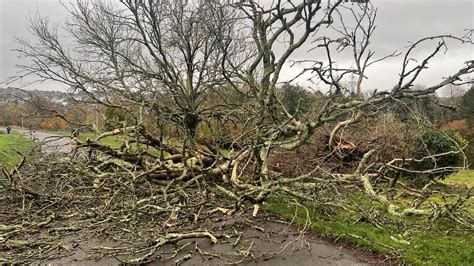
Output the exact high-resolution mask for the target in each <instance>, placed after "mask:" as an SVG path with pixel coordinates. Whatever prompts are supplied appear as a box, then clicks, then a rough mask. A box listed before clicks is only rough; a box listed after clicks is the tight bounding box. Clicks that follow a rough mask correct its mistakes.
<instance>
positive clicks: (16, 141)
mask: <svg viewBox="0 0 474 266" xmlns="http://www.w3.org/2000/svg"><path fill="white" fill-rule="evenodd" d="M34 145H35V143H34V142H33V141H32V140H30V139H29V138H27V137H25V136H23V135H21V134H18V133H11V134H0V165H5V164H16V163H18V162H19V161H20V160H21V158H22V156H21V155H20V154H18V152H19V153H21V154H24V155H26V154H28V152H30V151H31V149H32V148H33V147H34Z"/></svg>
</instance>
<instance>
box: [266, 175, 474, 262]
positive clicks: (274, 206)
mask: <svg viewBox="0 0 474 266" xmlns="http://www.w3.org/2000/svg"><path fill="white" fill-rule="evenodd" d="M473 175H474V171H464V172H460V173H458V174H456V175H454V176H453V177H452V179H451V178H448V179H447V180H446V181H445V183H446V186H450V187H447V189H453V187H459V186H460V185H461V186H462V185H465V184H466V182H467V184H472V183H471V182H472V181H473ZM466 179H467V180H468V181H466ZM448 180H449V181H448ZM347 197H348V198H347V199H346V200H347V201H348V202H351V204H350V205H351V206H356V207H354V208H350V209H343V208H338V207H327V206H318V207H316V205H312V204H306V205H305V206H304V207H302V206H297V205H296V204H291V199H282V198H278V199H274V200H272V201H270V202H269V203H268V204H266V205H265V207H264V208H265V210H266V211H267V212H270V213H273V214H276V215H279V216H282V217H286V218H288V219H295V221H296V222H297V223H300V224H305V223H307V222H308V221H310V228H311V229H313V230H314V231H316V232H317V233H319V234H321V235H323V236H325V237H329V238H331V239H337V240H339V241H344V242H346V243H350V244H354V245H356V246H359V247H361V248H363V249H368V250H372V251H376V252H378V253H381V254H384V255H386V256H387V257H390V258H397V259H399V260H400V262H403V263H408V264H424V265H426V264H427V265H474V237H473V235H472V234H470V233H468V232H466V231H465V230H463V231H459V230H457V229H458V228H457V225H455V224H454V223H453V222H451V221H448V220H442V219H441V220H439V221H438V222H436V223H435V224H430V223H427V222H426V221H425V219H426V217H418V218H417V217H409V218H404V219H403V220H402V218H396V217H389V216H388V215H387V214H386V213H385V212H384V211H383V210H382V206H381V205H380V204H378V203H374V202H373V201H370V200H368V199H367V198H366V197H365V196H363V195H362V194H360V193H348V195H347ZM436 200H440V199H434V201H436ZM400 202H403V201H400ZM426 204H430V203H426ZM469 204H471V206H470V207H472V204H473V202H472V201H471V202H470V203H469ZM367 214H371V215H367ZM384 221H385V222H384ZM387 221H391V222H387ZM428 227H431V229H428Z"/></svg>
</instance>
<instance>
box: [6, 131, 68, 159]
mask: <svg viewBox="0 0 474 266" xmlns="http://www.w3.org/2000/svg"><path fill="white" fill-rule="evenodd" d="M13 132H18V133H21V134H23V135H25V136H27V137H28V138H34V139H35V141H38V143H40V145H41V150H42V151H43V152H45V153H62V154H67V153H70V152H71V145H70V142H71V139H70V138H69V137H68V136H61V135H57V134H54V133H49V132H41V131H35V133H34V134H31V135H30V131H29V130H25V129H13Z"/></svg>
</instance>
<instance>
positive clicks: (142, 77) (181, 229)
mask: <svg viewBox="0 0 474 266" xmlns="http://www.w3.org/2000/svg"><path fill="white" fill-rule="evenodd" d="M69 11H70V13H71V16H72V22H71V23H70V24H68V27H67V30H68V32H69V33H70V34H71V35H72V36H73V37H74V44H73V48H74V49H73V50H71V51H69V50H68V49H67V47H66V46H64V45H63V44H62V42H61V41H60V40H59V35H58V33H57V32H54V31H52V30H51V29H50V28H49V26H48V23H47V20H46V19H44V18H38V19H36V20H33V22H32V25H31V29H32V31H33V32H34V33H35V35H36V37H37V38H38V39H37V41H38V43H36V44H32V43H28V42H26V41H21V42H20V44H21V48H19V49H18V52H19V53H20V55H22V56H24V57H27V58H29V59H31V60H32V61H33V63H32V64H30V65H25V66H22V68H23V69H24V70H25V71H26V74H27V75H36V76H37V77H39V78H40V80H41V79H42V80H56V81H59V82H62V83H64V84H67V85H69V86H71V88H73V90H74V91H80V92H82V93H83V94H85V95H86V96H87V97H86V99H84V100H83V101H84V102H86V103H90V104H96V105H97V104H99V105H103V106H106V107H113V108H120V109H122V110H125V113H126V114H127V119H125V120H124V121H122V122H123V127H121V128H117V129H115V130H111V131H105V132H103V131H101V129H100V127H99V126H98V125H97V124H94V123H87V122H83V121H73V122H72V123H74V125H75V126H77V127H78V128H79V129H78V130H79V131H80V130H83V131H86V130H92V131H94V132H95V133H96V134H95V135H96V137H94V138H86V139H83V138H80V137H78V136H72V137H71V140H72V141H73V143H74V145H73V146H74V150H73V152H72V153H71V154H70V155H69V156H66V157H58V156H55V155H52V156H50V157H44V158H42V159H39V160H33V161H31V162H29V163H28V164H27V165H25V166H23V167H20V166H18V167H16V168H13V169H12V170H7V169H4V171H3V173H4V176H5V177H7V178H6V181H4V182H3V181H2V185H3V187H4V188H5V193H4V194H5V196H4V198H5V200H7V201H8V204H11V205H9V206H12V208H14V209H15V210H19V211H20V213H21V214H22V216H24V217H28V219H29V221H28V222H26V224H25V223H21V222H20V221H19V220H18V221H17V220H16V219H15V218H13V216H12V215H13V213H9V218H11V220H8V221H2V222H3V223H6V222H8V224H5V225H2V227H1V228H3V229H2V235H1V241H2V242H3V243H5V244H6V247H7V248H6V249H8V250H13V254H15V252H21V250H22V249H23V248H26V247H31V246H38V247H40V251H38V252H37V253H36V254H31V258H37V257H38V256H48V254H49V252H50V251H51V250H52V249H61V248H62V249H67V248H66V247H61V246H52V245H51V243H45V242H41V241H40V242H31V241H24V240H15V239H14V238H21V236H27V235H29V234H31V233H33V232H36V231H35V230H37V229H38V228H41V227H44V226H46V225H48V224H50V223H52V222H53V221H55V222H54V223H53V224H54V226H56V227H49V230H50V232H62V234H64V232H66V233H67V232H76V231H79V230H82V229H84V228H87V229H88V230H96V231H97V234H103V233H106V232H108V231H113V232H118V231H120V232H121V234H120V235H119V236H114V238H113V239H114V240H120V241H122V242H123V243H128V244H130V246H128V247H126V248H123V247H115V248H111V249H112V250H114V251H116V252H117V253H116V254H122V255H123V254H127V255H129V257H127V258H128V259H129V260H128V262H133V263H139V262H146V261H150V260H151V259H152V258H153V256H154V254H155V252H156V250H157V249H159V248H160V247H162V246H164V245H166V244H169V243H176V242H178V241H180V240H182V239H187V238H202V237H205V238H209V239H210V240H211V241H212V242H217V241H219V240H218V239H221V238H226V237H228V235H226V234H225V233H222V234H220V235H218V234H217V233H215V232H214V231H215V230H216V228H215V225H213V224H212V219H215V217H216V215H218V214H221V215H222V214H224V215H228V214H238V213H241V212H242V211H245V212H248V211H249V210H248V208H247V207H246V204H248V203H250V205H251V208H252V211H251V212H252V215H253V216H256V215H258V213H259V210H260V208H261V206H262V204H264V202H265V201H266V200H268V198H269V197H275V196H279V195H285V197H291V198H295V199H298V200H299V201H301V202H319V203H320V204H321V205H324V204H334V202H341V200H340V199H339V198H338V196H337V195H338V193H337V190H338V189H348V188H353V187H356V188H360V189H361V191H363V192H364V193H365V194H366V195H367V196H368V197H369V198H370V199H372V200H374V201H376V202H379V203H381V204H382V205H383V206H384V207H385V209H386V211H387V212H388V213H389V214H390V215H393V216H401V217H402V216H409V215H426V216H428V217H430V219H431V221H434V220H436V219H439V218H440V217H450V219H453V220H454V221H456V222H457V223H460V224H462V225H463V226H465V227H467V228H469V229H472V217H469V216H466V215H465V213H463V212H462V210H461V209H462V207H463V204H464V202H465V201H466V200H467V199H469V197H470V196H471V194H470V192H467V193H466V195H460V196H459V197H458V200H457V201H456V203H455V204H452V203H446V204H443V205H439V206H432V207H431V208H423V209H422V208H420V207H421V206H422V203H423V202H424V201H426V200H427V198H428V197H429V196H430V195H431V194H432V193H435V192H433V191H429V186H426V187H425V188H423V189H422V190H416V189H410V191H411V192H412V193H414V194H415V195H416V198H415V201H416V202H417V203H416V204H414V207H413V208H402V207H401V206H398V205H397V204H396V203H394V202H393V201H392V199H391V198H390V197H389V196H386V195H384V190H381V189H379V188H376V187H375V185H374V184H373V182H374V180H379V179H388V180H390V181H392V182H391V183H390V186H391V187H394V186H395V184H394V183H397V181H396V178H395V177H393V175H392V174H391V173H393V172H401V173H403V172H404V171H405V172H407V171H415V170H412V169H409V166H408V165H406V164H405V162H410V161H415V160H434V161H436V158H437V157H439V156H443V154H430V155H429V156H427V157H424V158H392V160H391V161H388V162H387V161H378V160H372V155H373V154H374V151H375V150H376V149H377V147H371V149H370V150H365V151H364V152H365V154H364V155H363V156H362V157H361V158H360V162H356V163H357V167H356V168H355V169H353V172H347V171H346V172H337V171H332V169H330V168H328V167H326V165H324V163H322V164H319V165H317V166H316V167H314V169H313V170H311V171H309V172H307V173H304V174H302V175H299V176H297V177H292V178H289V177H286V176H282V175H281V173H279V172H278V171H277V170H276V169H275V168H273V167H272V166H271V165H270V164H269V161H270V158H271V157H272V156H275V155H274V154H275V151H278V150H295V149H297V148H299V147H301V146H304V145H307V144H308V142H309V141H310V139H311V138H312V137H313V136H314V135H315V134H316V132H318V130H320V129H322V128H324V127H331V129H330V134H329V139H328V143H327V147H328V152H327V153H328V156H333V155H335V157H336V158H337V159H338V160H341V161H342V160H344V154H343V153H344V152H345V153H351V152H353V150H354V149H355V144H353V143H350V142H346V144H347V143H349V144H348V146H350V147H349V148H347V147H344V146H343V145H342V144H343V137H342V136H340V132H342V131H343V130H344V129H346V128H349V127H351V126H353V125H354V124H356V123H358V122H359V121H360V120H362V118H368V117H377V115H379V114H380V113H382V112H386V111H387V108H389V107H390V106H391V105H393V104H400V103H401V102H403V100H405V99H412V98H418V97H425V96H427V95H431V94H433V93H435V92H436V91H437V90H438V89H440V88H442V87H444V86H446V85H448V84H463V83H465V82H466V81H464V80H463V79H465V78H466V77H468V76H469V74H471V73H472V71H473V68H474V62H473V61H468V62H466V64H465V65H464V67H463V68H461V69H459V70H458V71H456V72H454V73H453V74H452V75H451V76H449V77H447V78H446V79H444V80H443V81H442V82H440V83H438V84H433V85H431V86H429V87H427V88H425V89H416V88H413V84H414V82H415V81H416V80H417V77H418V76H419V75H420V73H421V72H422V71H424V70H425V69H426V68H427V64H428V62H430V60H431V59H432V58H433V57H435V56H436V55H437V54H438V53H439V52H440V51H441V49H442V48H444V47H446V45H447V42H448V41H456V42H459V43H463V44H468V45H469V44H472V42H471V40H470V39H469V36H464V37H456V36H452V35H439V36H433V37H428V38H424V39H422V40H420V41H418V42H415V43H413V44H412V45H411V46H410V47H409V48H408V49H407V51H406V53H405V54H404V56H403V60H402V70H401V73H400V78H399V81H398V82H397V84H396V85H395V87H394V88H393V89H392V90H384V91H375V92H374V93H373V94H372V95H370V96H368V97H366V98H363V97H361V95H360V93H358V94H359V95H357V97H349V96H348V94H349V89H348V88H347V87H346V86H344V85H343V83H344V82H343V79H344V77H345V76H347V75H349V74H352V75H355V76H356V77H357V80H358V81H357V91H360V90H361V84H362V83H363V80H364V79H365V78H366V77H365V72H366V69H367V67H369V66H372V65H374V64H376V63H378V62H380V61H382V60H384V59H387V58H389V57H395V56H397V55H398V53H393V54H390V55H388V56H384V57H381V58H373V56H374V52H372V51H371V50H370V49H369V46H370V42H369V39H370V37H371V35H372V34H373V32H374V30H375V17H376V9H375V8H374V7H373V6H372V5H370V4H358V5H356V6H355V7H352V8H348V7H346V6H344V5H343V1H336V2H335V3H333V4H331V3H328V4H327V5H326V4H323V3H322V2H321V1H302V2H298V3H293V2H292V1H287V2H285V3H282V2H281V1H277V2H276V3H274V4H273V5H272V6H265V5H261V4H259V3H258V2H255V1H242V2H240V3H227V2H225V1H222V2H221V1H211V2H209V1H190V2H188V1H159V2H157V3H154V2H151V1H150V2H146V1H138V0H137V1H123V2H122V5H121V6H120V7H117V6H116V5H114V4H111V3H104V2H100V3H95V2H88V1H79V2H78V3H77V4H75V5H73V6H72V7H71V8H70V10H69ZM347 18H349V20H347V21H346V19H347ZM350 19H352V20H350ZM338 20H339V22H337V23H336V22H335V21H338ZM347 23H350V25H351V26H349V24H347ZM326 26H330V27H333V30H334V31H335V32H336V33H338V34H340V35H341V36H339V37H338V38H335V39H331V38H329V37H327V36H318V35H317V34H318V30H320V29H322V28H323V27H326ZM282 40H286V42H283V46H284V47H283V50H278V51H277V48H276V46H277V45H276V43H280V42H281V41H282ZM311 41H315V43H316V45H315V48H317V49H322V50H323V51H324V53H325V54H326V57H327V60H326V61H319V60H318V61H311V62H310V64H311V65H310V67H305V69H304V72H306V73H308V72H310V73H313V74H314V75H315V76H314V78H315V79H318V80H319V81H321V82H323V83H325V84H327V85H328V88H329V91H328V93H327V94H326V95H325V97H324V105H323V106H320V107H319V109H317V110H315V112H314V115H311V116H299V115H296V114H291V113H290V112H288V110H287V109H286V107H285V106H284V104H283V103H282V101H281V99H279V97H278V95H277V93H276V92H275V91H276V88H277V86H278V84H279V83H280V82H281V78H280V74H281V71H282V69H283V68H284V67H285V66H286V65H287V64H288V61H289V60H290V58H291V55H292V54H293V53H294V52H295V51H296V50H298V49H302V47H303V45H304V44H307V43H309V42H311ZM430 41H435V42H437V44H436V45H435V48H434V50H433V52H432V53H430V54H429V55H428V56H427V57H425V58H423V59H422V60H419V61H415V60H414V58H413V57H412V54H413V53H414V50H415V49H416V48H417V47H418V46H420V45H421V44H424V43H427V42H430ZM278 49H281V47H280V48H278ZM334 49H335V50H336V52H337V51H341V50H350V51H352V52H353V54H354V58H353V59H354V63H355V64H356V66H357V68H356V69H344V68H339V67H336V66H335V64H334V60H333V57H334V54H333V53H334ZM301 63H302V62H301ZM305 63H308V62H307V61H306V62H305ZM37 108H38V109H41V110H42V113H43V114H45V113H46V114H47V115H49V116H58V117H62V118H64V119H65V120H66V121H68V122H71V121H70V118H68V117H67V116H66V115H64V114H62V113H60V112H59V111H58V110H51V109H45V108H42V107H41V106H38V107H37ZM414 115H415V117H417V118H418V116H416V114H414ZM419 121H420V122H419V123H420V124H422V121H421V119H420V120H419ZM359 123H360V122H359ZM110 136H118V137H120V141H121V142H122V143H121V145H120V147H119V148H112V147H110V146H108V145H105V144H103V143H101V140H102V139H104V138H107V137H110ZM228 139H231V141H230V143H228V142H229V141H227V140H228ZM225 142H227V143H226V145H223V143H225ZM224 146H225V148H224ZM464 149H465V147H460V146H459V147H458V149H457V150H453V151H449V153H463V150H464ZM342 150H345V151H344V152H342ZM356 158H357V157H356ZM466 163H467V162H465V163H464V165H463V166H453V167H445V168H441V169H440V168H434V169H428V170H426V171H428V172H439V171H456V170H459V169H462V168H464V167H466V166H467V165H466ZM322 193H323V194H329V195H331V194H332V195H333V196H331V197H327V198H324V199H321V198H320V197H319V195H321V194H322ZM344 204H345V203H344ZM344 204H343V203H339V205H340V206H344ZM336 205H338V204H336ZM45 213H49V214H50V216H48V218H47V219H46V220H44V217H45V216H44V215H45ZM68 219H73V220H75V223H73V224H74V225H72V226H63V225H64V224H63V222H65V221H68ZM203 228H204V229H203ZM117 230H118V231H117ZM3 232H5V233H3ZM234 233H235V232H234ZM147 234H151V235H147ZM235 234H238V232H237V233H235ZM58 235H61V234H58ZM104 249H107V248H104ZM178 249H179V248H178ZM109 250H110V249H109ZM127 252H128V253H127ZM234 255H236V256H237V257H239V259H245V258H248V253H242V254H234ZM12 256H13V255H12ZM35 256H36V257H35ZM10 258H11V257H10ZM7 261H10V260H7ZM237 261H238V260H234V261H233V262H237Z"/></svg>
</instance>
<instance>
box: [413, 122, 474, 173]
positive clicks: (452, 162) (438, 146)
mask: <svg viewBox="0 0 474 266" xmlns="http://www.w3.org/2000/svg"><path fill="white" fill-rule="evenodd" d="M466 145H467V141H466V140H465V139H463V138H462V137H461V135H459V133H457V132H455V131H454V130H452V129H449V130H446V131H438V130H428V131H426V132H425V133H424V134H422V135H421V136H420V137H418V138H417V139H416V140H415V141H414V143H413V147H412V157H414V158H417V159H421V158H423V157H427V156H430V155H436V154H441V153H447V152H450V151H458V150H459V148H462V147H464V146H466ZM464 159H465V157H464V154H463V153H461V152H458V153H450V154H446V155H443V156H437V157H435V158H434V159H431V158H430V159H426V160H423V161H422V162H415V163H413V165H412V166H413V167H412V169H414V170H417V171H425V170H430V169H434V168H441V167H450V166H451V167H455V166H463V165H464ZM449 174H450V173H449V172H442V173H430V174H423V175H422V176H423V177H424V178H422V179H426V178H427V179H428V180H430V179H434V178H440V179H444V178H446V176H448V175H449Z"/></svg>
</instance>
